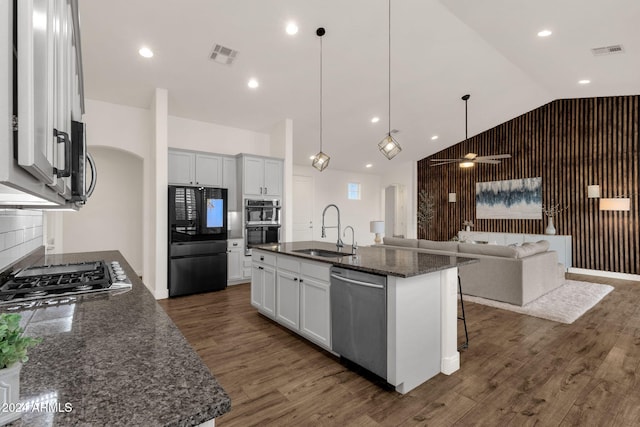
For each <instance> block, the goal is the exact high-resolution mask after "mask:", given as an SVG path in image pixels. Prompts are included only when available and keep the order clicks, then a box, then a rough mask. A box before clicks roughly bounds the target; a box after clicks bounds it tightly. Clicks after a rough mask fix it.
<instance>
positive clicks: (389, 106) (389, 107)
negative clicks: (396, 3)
mask: <svg viewBox="0 0 640 427" xmlns="http://www.w3.org/2000/svg"><path fill="white" fill-rule="evenodd" d="M388 109H389V136H391V0H389V105H388Z"/></svg>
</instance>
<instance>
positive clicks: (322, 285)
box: [251, 249, 331, 350]
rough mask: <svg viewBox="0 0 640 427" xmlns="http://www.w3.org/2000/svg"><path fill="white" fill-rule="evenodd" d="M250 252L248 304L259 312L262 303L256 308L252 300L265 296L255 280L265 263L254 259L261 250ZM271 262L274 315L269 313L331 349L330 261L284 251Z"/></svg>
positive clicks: (262, 309)
mask: <svg viewBox="0 0 640 427" xmlns="http://www.w3.org/2000/svg"><path fill="white" fill-rule="evenodd" d="M253 253H254V259H253V267H252V268H253V272H254V274H253V276H252V280H251V304H252V305H253V306H254V307H257V308H258V309H259V310H260V311H261V312H262V313H264V314H268V313H267V312H266V311H265V308H264V303H263V304H262V305H261V306H260V307H262V308H260V307H259V306H258V304H257V303H256V302H255V301H257V300H262V301H264V300H265V298H264V295H263V294H261V292H262V293H264V289H265V287H264V285H262V286H260V285H259V282H260V280H261V278H260V277H261V276H262V277H264V274H265V273H264V272H265V268H267V266H265V265H264V263H262V262H257V260H256V255H257V256H258V257H260V256H262V255H261V254H262V252H261V251H257V250H255V249H254V251H253ZM271 256H273V255H271ZM258 259H259V258H258ZM275 265H276V267H275V316H270V317H272V318H275V321H276V322H278V323H280V324H281V325H283V326H286V327H287V328H289V329H291V330H293V331H295V332H297V333H299V334H300V335H302V336H303V337H305V338H307V339H308V340H310V341H312V342H314V343H315V344H318V345H319V346H321V347H324V348H326V349H328V350H331V306H330V298H329V291H330V283H329V274H330V269H331V265H330V264H325V263H319V262H313V261H306V260H303V259H300V258H297V257H292V256H288V255H277V256H276V263H275ZM260 267H262V270H260ZM256 269H258V271H256ZM254 277H255V279H254ZM262 280H263V281H264V279H262Z"/></svg>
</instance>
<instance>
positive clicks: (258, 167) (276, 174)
mask: <svg viewBox="0 0 640 427" xmlns="http://www.w3.org/2000/svg"><path fill="white" fill-rule="evenodd" d="M283 167H284V162H283V161H282V160H280V159H271V158H264V157H254V156H247V155H243V156H242V186H243V191H242V192H243V194H244V195H245V196H249V197H282V178H283Z"/></svg>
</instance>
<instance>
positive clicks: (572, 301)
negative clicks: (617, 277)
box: [464, 280, 613, 324]
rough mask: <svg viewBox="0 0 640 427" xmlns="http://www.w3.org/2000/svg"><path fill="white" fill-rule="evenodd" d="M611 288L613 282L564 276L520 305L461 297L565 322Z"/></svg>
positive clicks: (573, 320)
mask: <svg viewBox="0 0 640 427" xmlns="http://www.w3.org/2000/svg"><path fill="white" fill-rule="evenodd" d="M612 290H613V286H609V285H601V284H598V283H589V282H579V281H576V280H565V283H564V285H562V286H560V287H559V288H556V289H554V290H553V291H551V292H549V293H547V294H544V295H542V296H541V297H540V298H538V299H535V300H533V301H531V302H530V303H528V304H526V305H524V306H522V307H520V306H517V305H513V304H508V303H506V302H500V301H494V300H490V299H486V298H480V297H474V296H471V295H464V301H465V302H467V301H471V302H475V303H478V304H482V305H488V306H491V307H496V308H501V309H503V310H509V311H515V312H516V313H521V314H527V315H529V316H534V317H540V318H542V319H548V320H553V321H555V322H560V323H567V324H569V323H573V322H575V320H576V319H578V318H579V317H580V316H582V315H583V314H584V313H586V312H587V311H588V310H589V309H590V308H591V307H593V306H594V305H596V304H597V303H599V302H600V300H602V298H604V297H605V296H606V295H607V294H608V293H609V292H611V291H612Z"/></svg>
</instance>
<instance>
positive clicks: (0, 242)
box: [0, 209, 44, 271]
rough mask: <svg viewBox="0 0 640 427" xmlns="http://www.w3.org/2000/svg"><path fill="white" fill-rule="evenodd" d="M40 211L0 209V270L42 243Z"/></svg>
mask: <svg viewBox="0 0 640 427" xmlns="http://www.w3.org/2000/svg"><path fill="white" fill-rule="evenodd" d="M42 217H43V215H42V211H37V210H23V209H0V271H2V270H4V269H5V268H6V267H7V266H9V265H11V264H13V263H14V262H15V261H17V260H19V259H20V258H22V257H23V256H25V255H27V254H29V253H30V252H32V251H33V250H35V249H37V248H39V247H40V246H42V245H43V242H44V240H43V238H42V236H43V227H42Z"/></svg>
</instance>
